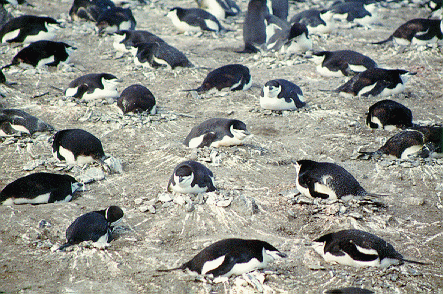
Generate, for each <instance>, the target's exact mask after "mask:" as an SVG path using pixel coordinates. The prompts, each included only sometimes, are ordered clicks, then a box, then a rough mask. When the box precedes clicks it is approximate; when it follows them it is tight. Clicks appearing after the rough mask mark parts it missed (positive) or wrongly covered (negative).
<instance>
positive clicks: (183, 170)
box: [174, 164, 194, 186]
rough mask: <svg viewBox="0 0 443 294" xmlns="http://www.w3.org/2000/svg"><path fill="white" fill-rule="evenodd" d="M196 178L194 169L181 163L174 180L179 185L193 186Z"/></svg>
mask: <svg viewBox="0 0 443 294" xmlns="http://www.w3.org/2000/svg"><path fill="white" fill-rule="evenodd" d="M193 180H194V171H193V170H192V168H191V167H190V166H189V165H187V164H184V165H181V166H180V167H178V168H177V170H176V171H175V173H174V182H175V184H176V185H179V186H191V183H192V181H193Z"/></svg>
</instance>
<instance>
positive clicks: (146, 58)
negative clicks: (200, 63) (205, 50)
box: [134, 42, 194, 69]
mask: <svg viewBox="0 0 443 294" xmlns="http://www.w3.org/2000/svg"><path fill="white" fill-rule="evenodd" d="M135 47H136V48H137V53H136V55H135V57H134V63H135V64H136V65H141V66H143V67H152V68H155V69H157V68H159V67H167V68H170V69H175V68H176V67H193V66H194V65H193V64H192V63H191V62H190V61H189V60H188V58H187V57H186V56H185V55H184V54H183V53H182V52H181V51H180V50H178V49H177V48H175V47H173V46H171V45H169V44H167V43H165V42H153V43H139V44H136V45H135Z"/></svg>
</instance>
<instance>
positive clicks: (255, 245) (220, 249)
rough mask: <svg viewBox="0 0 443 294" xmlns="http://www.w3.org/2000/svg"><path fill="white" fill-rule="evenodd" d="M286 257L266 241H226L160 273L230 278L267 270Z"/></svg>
mask: <svg viewBox="0 0 443 294" xmlns="http://www.w3.org/2000/svg"><path fill="white" fill-rule="evenodd" d="M284 257H286V254H284V253H282V252H280V251H278V249H276V248H275V247H274V246H272V245H271V244H269V243H267V242H265V241H261V240H246V239H234V238H233V239H223V240H220V241H218V242H215V243H214V244H212V245H210V246H208V247H206V248H205V249H203V250H202V251H200V253H198V254H197V255H196V256H194V258H192V259H191V260H190V261H188V262H186V263H184V264H183V265H182V266H180V267H177V268H173V269H167V270H161V269H160V270H158V271H161V272H169V271H173V270H189V271H190V272H193V273H197V274H199V275H207V276H209V277H211V278H216V277H219V276H222V277H230V276H232V275H242V274H244V273H248V272H251V271H254V270H256V269H264V268H266V267H267V266H268V264H269V263H270V262H272V261H274V260H275V259H279V258H284Z"/></svg>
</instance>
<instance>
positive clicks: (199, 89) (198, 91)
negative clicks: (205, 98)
mask: <svg viewBox="0 0 443 294" xmlns="http://www.w3.org/2000/svg"><path fill="white" fill-rule="evenodd" d="M181 91H182V92H193V91H195V92H197V93H202V92H204V91H203V90H202V88H201V87H198V88H195V89H186V90H181Z"/></svg>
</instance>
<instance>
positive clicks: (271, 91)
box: [260, 79, 306, 110]
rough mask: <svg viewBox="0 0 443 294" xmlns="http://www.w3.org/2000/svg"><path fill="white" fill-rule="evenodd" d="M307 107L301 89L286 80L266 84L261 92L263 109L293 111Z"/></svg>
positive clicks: (271, 81)
mask: <svg viewBox="0 0 443 294" xmlns="http://www.w3.org/2000/svg"><path fill="white" fill-rule="evenodd" d="M305 105H306V103H305V102H304V98H303V92H302V90H301V89H300V87H299V86H297V85H296V84H294V83H292V82H290V81H287V80H284V79H276V80H270V81H268V82H266V84H265V85H264V87H263V89H262V91H261V95H260V106H261V107H262V108H263V109H270V110H293V109H297V108H301V107H303V106H305Z"/></svg>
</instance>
